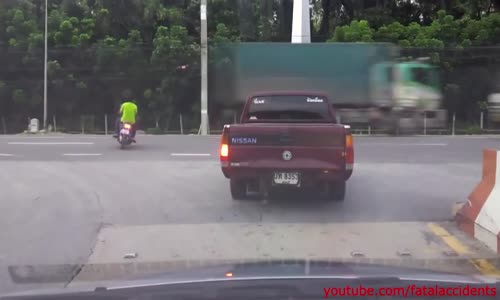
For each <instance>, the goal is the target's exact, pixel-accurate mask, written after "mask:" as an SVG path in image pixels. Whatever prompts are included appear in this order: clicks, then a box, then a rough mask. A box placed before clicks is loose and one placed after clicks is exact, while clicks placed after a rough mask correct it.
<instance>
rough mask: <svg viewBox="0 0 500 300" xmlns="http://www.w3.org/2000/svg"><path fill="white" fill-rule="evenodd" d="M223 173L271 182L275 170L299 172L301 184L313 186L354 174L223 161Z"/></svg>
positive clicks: (233, 176) (228, 175) (333, 170)
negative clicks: (254, 166)
mask: <svg viewBox="0 0 500 300" xmlns="http://www.w3.org/2000/svg"><path fill="white" fill-rule="evenodd" d="M221 169H222V173H223V174H224V176H225V177H226V178H235V179H246V180H257V179H264V180H265V181H268V182H271V181H272V179H273V174H274V172H276V171H278V172H299V173H300V186H311V185H314V184H316V183H318V182H340V181H347V180H348V179H349V178H350V177H351V175H352V169H350V170H338V169H337V170H335V169H320V168H318V169H309V168H308V169H300V168H299V169H282V168H272V167H270V168H269V167H268V168H248V167H231V166H228V164H225V163H222V167H221Z"/></svg>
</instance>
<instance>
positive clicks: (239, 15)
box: [0, 0, 500, 130]
mask: <svg viewBox="0 0 500 300" xmlns="http://www.w3.org/2000/svg"><path fill="white" fill-rule="evenodd" d="M365 2H366V3H364V5H358V4H357V2H355V1H352V0H348V1H313V6H314V8H313V10H314V11H313V15H314V16H315V19H314V20H313V24H314V26H313V28H312V35H313V40H314V39H318V41H320V42H322V41H325V40H328V41H330V42H374V41H375V42H379V41H382V42H392V43H396V44H399V45H400V46H402V47H406V48H407V47H425V48H449V47H452V48H458V47H464V48H467V47H472V46H490V45H497V44H499V43H500V14H499V13H495V12H494V8H495V7H494V6H492V5H490V1H485V0H474V1H465V0H455V1H437V2H436V1H430V0H418V1H416V2H415V1H414V2H410V1H404V2H402V1H372V2H377V3H383V5H382V6H380V5H377V6H375V7H373V5H372V6H371V7H369V5H368V4H367V3H368V2H369V1H365ZM438 2H439V3H438ZM444 2H447V3H450V4H449V7H441V3H444ZM291 3H292V1H289V0H272V1H262V0H260V1H257V0H255V1H250V0H241V1H229V0H211V1H209V5H208V12H207V15H208V18H209V22H208V37H209V44H210V47H213V46H214V45H217V44H222V43H227V42H239V41H280V42H288V41H289V40H290V34H291V19H292V6H291ZM49 4H50V5H49V12H48V47H49V53H48V77H49V78H48V79H49V81H48V83H49V86H48V88H49V98H50V99H51V104H50V105H49V115H52V114H56V115H58V116H59V115H74V114H89V115H90V114H103V113H108V114H110V113H114V112H116V109H117V105H118V104H119V103H120V101H122V95H123V93H124V92H125V91H127V92H129V93H130V94H131V95H132V96H133V97H134V98H136V99H137V100H138V103H139V107H140V111H141V113H143V114H144V115H145V116H149V117H145V120H146V121H147V122H148V124H149V125H148V126H151V127H152V126H155V127H160V126H159V124H160V123H162V124H165V122H168V120H170V118H173V117H172V116H173V115H175V114H177V113H183V114H189V113H191V114H194V115H197V114H198V113H199V109H200V107H199V88H200V83H199V73H200V65H199V61H200V60H199V54H200V44H199V41H200V15H199V10H200V7H199V4H200V1H199V0H186V1H177V0H126V1H107V0H82V1H74V0H54V1H52V0H51V1H49ZM363 7H364V8H363ZM492 7H493V8H492ZM443 9H446V11H444V10H443ZM496 9H498V7H497V8H496ZM44 13H45V12H44V6H43V1H39V0H23V1H0V62H1V64H2V68H1V70H0V99H1V100H0V105H1V107H0V111H2V114H16V115H20V116H22V118H21V119H23V118H24V117H25V116H37V117H39V118H40V114H41V111H42V109H41V107H40V105H41V102H42V99H43V81H42V78H43V76H42V74H43V59H44V52H43V49H44ZM420 16H422V19H421V18H420ZM433 51H434V50H433ZM209 53H210V52H209ZM431 57H432V59H433V61H435V62H440V63H442V64H443V65H445V62H443V56H442V54H439V53H438V52H433V53H432V55H431ZM209 58H210V56H209ZM226 62H228V61H225V60H224V61H218V62H214V61H213V59H212V58H211V60H209V63H210V64H212V63H218V64H220V63H226ZM446 63H448V62H446ZM180 66H186V67H182V68H179V67H180ZM452 67H453V66H452V63H449V68H452ZM475 99H478V98H475ZM146 121H145V122H146ZM60 125H61V126H64V124H60ZM67 127H68V130H70V128H69V127H70V126H69V125H68V126H67ZM77 129H78V128H77Z"/></svg>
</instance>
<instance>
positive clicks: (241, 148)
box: [220, 92, 354, 201]
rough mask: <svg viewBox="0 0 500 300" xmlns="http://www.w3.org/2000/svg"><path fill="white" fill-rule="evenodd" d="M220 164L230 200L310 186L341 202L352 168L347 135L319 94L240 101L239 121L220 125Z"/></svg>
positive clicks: (280, 94)
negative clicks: (228, 182) (226, 181)
mask: <svg viewBox="0 0 500 300" xmlns="http://www.w3.org/2000/svg"><path fill="white" fill-rule="evenodd" d="M220 162H221V168H222V173H223V174H224V176H225V177H226V178H228V179H229V181H230V184H229V185H230V190H231V196H232V198H233V199H234V200H241V199H244V198H247V196H248V194H249V193H256V194H257V195H261V196H263V197H267V196H268V195H269V192H270V191H274V190H277V189H281V188H285V189H300V188H314V189H316V190H317V191H319V192H320V195H323V196H326V198H327V199H328V200H332V201H343V200H344V198H345V194H346V181H347V180H348V179H349V178H350V177H351V175H352V171H353V163H354V149H353V138H352V135H351V132H350V127H349V126H347V125H342V124H339V123H338V122H337V119H336V117H335V109H334V107H333V105H332V104H331V102H330V100H329V99H328V97H327V96H326V95H325V94H322V93H312V92H272V93H258V94H253V95H251V96H250V97H249V98H248V99H247V100H246V103H245V106H244V108H243V112H242V114H241V118H240V122H239V124H232V125H224V129H223V132H222V137H221V144H220Z"/></svg>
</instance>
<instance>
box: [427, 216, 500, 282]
mask: <svg viewBox="0 0 500 300" xmlns="http://www.w3.org/2000/svg"><path fill="white" fill-rule="evenodd" d="M428 226H429V228H430V229H431V231H432V232H433V233H434V234H435V235H437V236H438V237H440V238H441V239H442V240H443V241H444V242H445V243H446V244H447V245H448V246H449V247H450V248H451V249H453V250H454V251H455V252H457V253H458V254H459V255H466V254H472V253H473V252H472V251H471V250H470V249H469V248H468V247H467V246H466V245H464V244H462V243H461V242H460V241H459V240H458V239H457V238H456V237H455V236H453V235H452V234H451V233H449V232H448V231H447V230H446V229H444V228H443V227H442V226H440V225H438V224H436V223H429V224H428ZM469 262H470V263H471V264H472V265H473V266H474V267H475V268H476V269H477V270H478V271H479V272H481V273H482V274H483V275H487V276H494V277H500V270H498V269H497V268H496V267H495V266H494V265H493V264H492V263H490V262H489V261H488V260H487V259H469Z"/></svg>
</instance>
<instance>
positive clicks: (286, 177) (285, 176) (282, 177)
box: [273, 172, 299, 185]
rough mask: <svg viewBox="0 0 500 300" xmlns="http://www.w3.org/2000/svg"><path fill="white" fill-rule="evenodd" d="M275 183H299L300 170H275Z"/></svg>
mask: <svg viewBox="0 0 500 300" xmlns="http://www.w3.org/2000/svg"><path fill="white" fill-rule="evenodd" d="M273 180H274V183H275V184H290V185H298V184H299V173H298V172H274V178H273Z"/></svg>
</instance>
